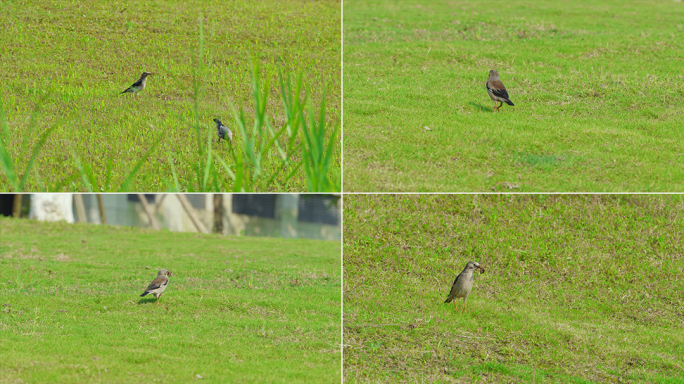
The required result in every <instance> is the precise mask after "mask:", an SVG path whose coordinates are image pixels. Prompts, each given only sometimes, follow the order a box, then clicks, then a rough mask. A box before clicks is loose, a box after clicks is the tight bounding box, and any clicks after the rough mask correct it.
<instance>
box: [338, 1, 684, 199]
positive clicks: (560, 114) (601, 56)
mask: <svg viewBox="0 0 684 384" xmlns="http://www.w3.org/2000/svg"><path fill="white" fill-rule="evenodd" d="M683 20H684V2H680V1H660V0H652V1H632V2H624V1H617V0H608V1H600V2H595V1H588V0H580V1H573V2H563V1H522V0H511V1H506V2H502V1H478V2H459V1H431V2H424V1H417V0H410V1H408V0H404V1H380V0H348V1H345V2H344V80H343V81H344V130H345V137H344V154H345V167H344V168H345V169H344V173H345V178H344V179H345V185H344V188H345V191H358V192H366V191H442V192H443V191H471V192H476V191H486V192H490V191H522V192H525V191H553V192H566V191H596V192H599V191H610V192H613V191H684V182H682V180H684V167H682V159H681V155H682V153H684V131H683V130H682V124H681V120H682V116H683V115H684V104H683V103H682V98H683V97H684V21H683ZM490 69H497V70H498V72H499V73H500V75H501V80H502V81H503V83H504V84H505V85H506V88H507V89H508V93H509V95H510V98H511V100H512V101H513V103H515V106H514V107H511V106H508V105H504V106H503V107H501V110H500V111H501V112H500V113H494V112H493V110H492V107H493V105H494V103H493V102H492V101H491V100H490V98H489V96H488V95H487V91H486V90H485V81H486V80H487V77H488V73H489V70H490ZM424 127H429V128H430V130H425V129H424Z"/></svg>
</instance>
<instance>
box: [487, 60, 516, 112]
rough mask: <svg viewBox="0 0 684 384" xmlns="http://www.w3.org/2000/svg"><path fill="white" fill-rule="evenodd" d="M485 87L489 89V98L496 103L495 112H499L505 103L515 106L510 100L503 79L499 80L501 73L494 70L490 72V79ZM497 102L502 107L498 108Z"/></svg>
mask: <svg viewBox="0 0 684 384" xmlns="http://www.w3.org/2000/svg"><path fill="white" fill-rule="evenodd" d="M485 86H486V87H487V93H489V97H490V98H491V99H492V101H493V102H494V112H498V111H499V108H500V107H501V105H503V103H506V104H508V105H511V106H513V103H512V102H511V101H510V100H509V99H508V92H507V91H506V87H504V85H503V83H502V82H501V79H500V78H499V72H497V71H496V70H494V69H492V70H491V71H489V79H487V82H486V83H485ZM497 102H499V103H501V105H499V106H498V107H497V106H496V103H497Z"/></svg>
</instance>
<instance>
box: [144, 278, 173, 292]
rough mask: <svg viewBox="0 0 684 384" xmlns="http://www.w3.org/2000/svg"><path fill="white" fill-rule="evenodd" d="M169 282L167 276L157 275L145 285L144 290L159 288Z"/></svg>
mask: <svg viewBox="0 0 684 384" xmlns="http://www.w3.org/2000/svg"><path fill="white" fill-rule="evenodd" d="M168 283H169V278H168V277H157V278H156V279H154V280H152V282H151V283H150V285H149V286H148V287H147V289H146V290H145V291H151V290H153V289H157V288H161V287H163V286H165V285H167V284H168Z"/></svg>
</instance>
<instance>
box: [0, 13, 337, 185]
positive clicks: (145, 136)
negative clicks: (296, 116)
mask: <svg viewBox="0 0 684 384" xmlns="http://www.w3.org/2000/svg"><path fill="white" fill-rule="evenodd" d="M0 11H1V12H0V23H2V25H3V26H4V28H5V33H4V36H3V38H2V39H0V51H1V52H2V56H3V60H2V65H0V81H1V82H2V88H1V89H2V93H1V94H0V101H1V107H2V108H0V109H1V110H4V117H2V116H0V123H3V122H6V124H2V125H3V126H0V139H3V142H4V146H5V147H6V152H7V157H8V158H9V159H10V160H11V161H12V165H11V167H10V169H11V172H12V173H17V174H18V176H19V177H25V179H26V180H25V183H24V186H23V190H25V191H43V190H58V191H64V190H68V191H87V190H93V191H95V192H100V191H111V190H114V191H116V190H119V189H125V190H127V191H168V190H180V191H198V190H209V189H213V190H234V189H236V188H234V187H235V185H234V184H235V183H234V182H233V180H232V178H231V177H230V174H229V172H228V171H227V170H226V167H224V166H223V165H222V164H221V163H220V161H219V160H216V155H217V154H218V155H219V156H220V157H221V159H222V160H223V161H224V162H225V163H226V166H227V168H228V169H229V170H230V171H232V172H234V173H238V177H239V170H238V169H236V168H239V167H241V165H240V164H241V163H240V159H239V157H240V156H245V157H247V156H249V153H248V151H247V150H246V149H245V148H246V147H245V146H246V145H247V144H248V142H249V140H253V139H254V140H255V141H256V145H257V146H259V145H260V144H262V143H265V142H267V141H269V140H271V139H272V138H273V136H274V135H275V134H277V133H278V132H279V131H280V130H281V128H282V127H283V126H284V125H285V124H286V122H287V121H288V120H287V118H286V113H285V108H284V105H283V104H284V103H283V100H282V98H281V87H280V75H279V71H281V72H282V73H283V74H285V75H288V74H289V75H290V76H291V78H292V82H293V83H295V80H296V78H297V75H298V74H299V73H301V74H302V80H303V86H304V89H305V91H302V97H301V99H302V100H304V96H306V97H307V98H308V100H309V101H310V104H311V106H312V108H313V110H314V111H315V113H316V115H318V114H319V111H320V108H321V105H322V104H323V102H324V100H325V110H324V112H325V117H324V119H323V121H324V122H325V133H324V136H325V138H326V140H328V141H329V142H333V145H332V153H331V156H330V161H331V166H330V171H329V174H328V176H329V177H330V179H331V181H332V182H335V181H337V184H339V180H340V178H341V145H340V138H339V135H337V134H335V133H334V132H333V129H334V127H336V126H339V125H340V115H341V91H340V87H341V85H340V83H341V75H340V73H341V31H340V23H341V6H340V2H339V1H336V0H321V1H307V2H302V1H298V0H282V1H277V2H272V1H265V0H257V1H249V2H245V1H229V2H227V1H219V2H206V1H160V0H152V1H139V0H132V1H113V0H107V1H101V2H97V3H83V2H80V1H74V0H67V1H61V2H57V3H53V2H49V3H46V2H40V1H24V2H15V1H0ZM200 31H201V36H200ZM200 50H201V55H200ZM254 62H257V63H258V64H259V68H260V72H259V81H260V83H261V87H262V93H265V94H266V95H267V97H268V100H267V102H266V112H265V116H267V118H268V119H269V122H270V125H271V128H272V130H273V131H272V132H269V130H268V129H266V128H264V129H265V130H264V131H263V132H260V133H257V134H254V133H252V132H251V127H252V126H253V125H254V124H255V116H256V115H257V110H256V109H255V99H254V91H253V89H252V80H253V63H254ZM143 71H149V72H154V73H155V74H154V75H152V76H150V77H149V78H148V81H147V87H146V88H145V90H144V91H143V92H141V93H140V94H139V95H137V97H135V96H133V95H132V94H130V93H127V94H123V95H120V93H121V92H122V91H123V90H125V89H126V88H127V87H129V86H130V85H131V84H133V82H135V81H136V80H137V79H138V78H139V77H140V75H141V73H142V72H143ZM267 84H269V85H270V88H268V89H266V85H267ZM233 106H235V108H237V109H239V108H240V107H242V108H244V111H245V118H246V123H247V127H248V133H247V137H246V136H245V135H244V134H240V131H239V130H238V128H237V125H236V123H235V119H234V114H233ZM305 110H306V115H309V113H308V107H306V108H305ZM0 115H1V113H0ZM214 118H220V119H221V120H222V121H223V122H224V124H226V125H227V126H228V127H229V128H231V130H232V131H233V132H234V133H236V139H235V142H234V145H233V148H234V150H235V152H236V158H237V159H238V160H237V161H236V160H235V158H234V157H233V153H231V150H230V146H229V144H228V143H226V142H221V143H218V142H217V139H218V137H217V133H216V127H215V124H214V122H213V121H212V120H213V119H214ZM307 118H308V117H307ZM3 131H4V132H3ZM47 132H49V135H48V136H47V137H46V138H45V143H44V145H43V146H42V147H39V142H40V140H41V138H43V136H44V135H45V134H46V133H47ZM209 138H210V139H211V142H210V143H209V145H207V140H208V139H209ZM277 141H278V143H279V144H280V146H281V147H282V148H281V149H282V152H281V151H280V150H279V149H278V148H276V146H273V147H271V148H269V149H268V150H267V151H264V152H263V153H262V154H261V155H262V159H261V160H259V161H255V162H258V163H259V164H258V167H260V168H261V169H259V170H258V171H254V172H255V173H257V174H259V173H260V174H261V177H262V178H263V180H262V182H261V183H259V184H258V185H254V186H253V185H247V186H246V187H245V186H243V187H245V189H247V190H258V191H281V190H283V191H288V190H289V191H307V190H309V188H308V185H307V178H306V177H305V166H304V165H302V161H303V160H304V159H305V158H306V157H307V155H306V154H304V152H303V151H304V147H305V146H304V145H302V143H303V142H304V141H305V137H304V135H303V134H302V132H301V131H299V132H297V131H293V130H292V129H290V130H287V132H283V133H282V134H281V135H280V136H279V137H278V139H277ZM0 144H1V143H0ZM36 148H38V149H37V150H36ZM209 148H211V150H212V156H213V159H214V160H215V161H213V162H211V166H213V167H214V168H215V175H212V177H213V178H214V179H216V180H215V182H214V180H212V182H211V183H203V181H202V178H203V173H204V172H205V167H204V163H203V162H206V159H207V157H208V150H209ZM0 149H1V148H0ZM34 151H36V158H35V160H34V162H33V165H31V161H30V160H31V155H32V154H33V153H34ZM1 152H2V151H0V160H2V158H1V157H2V156H1V155H2V153H1ZM285 155H287V156H289V158H288V161H287V162H284V161H283V160H282V156H285ZM141 161H142V163H141V166H140V168H139V169H137V170H136V166H137V165H138V164H139V163H140V162H141ZM3 165H4V164H2V163H1V162H0V190H8V189H16V188H13V186H12V184H11V183H10V180H9V177H8V171H7V168H8V167H7V166H5V167H3ZM246 168H249V167H246ZM27 169H28V171H26V170H27ZM245 172H247V173H249V172H252V171H251V168H250V169H247V170H246V171H245ZM290 174H292V176H291V177H289V178H288V176H289V175H290ZM129 176H130V177H129ZM175 179H177V182H175V181H174V180H175ZM271 179H272V180H271ZM207 184H210V186H211V187H212V188H210V187H209V186H207ZM237 189H238V190H239V189H241V187H240V186H239V185H238V188H237ZM339 189H340V187H338V188H337V190H339Z"/></svg>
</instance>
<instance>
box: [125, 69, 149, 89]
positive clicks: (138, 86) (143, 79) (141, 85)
mask: <svg viewBox="0 0 684 384" xmlns="http://www.w3.org/2000/svg"><path fill="white" fill-rule="evenodd" d="M149 75H153V73H150V72H143V73H142V75H141V76H140V79H138V81H136V82H135V83H133V85H131V86H130V87H128V88H126V90H125V91H123V92H121V93H126V92H133V95H137V94H138V92H140V91H142V90H143V89H145V84H146V83H147V76H149Z"/></svg>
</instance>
